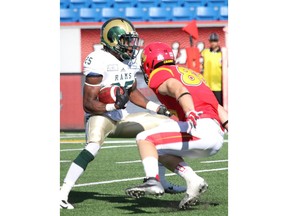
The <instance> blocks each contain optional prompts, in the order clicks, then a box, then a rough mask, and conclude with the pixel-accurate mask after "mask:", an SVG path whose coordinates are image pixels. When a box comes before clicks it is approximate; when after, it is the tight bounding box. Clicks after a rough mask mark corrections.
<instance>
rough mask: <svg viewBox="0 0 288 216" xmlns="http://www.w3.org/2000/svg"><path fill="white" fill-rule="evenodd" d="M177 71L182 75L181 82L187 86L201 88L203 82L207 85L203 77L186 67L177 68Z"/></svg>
mask: <svg viewBox="0 0 288 216" xmlns="http://www.w3.org/2000/svg"><path fill="white" fill-rule="evenodd" d="M177 71H178V72H179V73H180V74H181V80H182V82H183V83H184V84H186V85H189V86H199V85H201V84H202V83H203V82H204V83H205V80H204V78H203V76H202V75H201V74H199V73H196V72H194V71H193V70H190V69H188V68H185V67H177Z"/></svg>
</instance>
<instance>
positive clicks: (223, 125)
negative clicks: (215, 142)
mask: <svg viewBox="0 0 288 216" xmlns="http://www.w3.org/2000/svg"><path fill="white" fill-rule="evenodd" d="M227 124H228V120H227V121H225V122H224V123H223V124H222V127H223V128H225V126H226V125H227Z"/></svg>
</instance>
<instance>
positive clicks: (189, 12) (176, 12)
mask: <svg viewBox="0 0 288 216" xmlns="http://www.w3.org/2000/svg"><path fill="white" fill-rule="evenodd" d="M192 19H195V9H194V8H192V7H190V8H188V7H174V8H173V11H172V21H183V20H184V21H185V20H192Z"/></svg>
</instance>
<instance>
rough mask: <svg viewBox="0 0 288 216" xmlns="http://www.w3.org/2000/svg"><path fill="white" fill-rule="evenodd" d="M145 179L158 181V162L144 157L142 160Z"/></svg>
mask: <svg viewBox="0 0 288 216" xmlns="http://www.w3.org/2000/svg"><path fill="white" fill-rule="evenodd" d="M142 164H143V167H144V171H145V174H146V177H147V178H149V177H154V178H156V179H157V180H159V170H158V160H157V159H156V158H155V157H146V158H144V159H143V160H142Z"/></svg>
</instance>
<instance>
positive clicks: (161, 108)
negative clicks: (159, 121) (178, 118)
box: [157, 104, 172, 117]
mask: <svg viewBox="0 0 288 216" xmlns="http://www.w3.org/2000/svg"><path fill="white" fill-rule="evenodd" d="M157 114H160V115H164V116H168V117H171V116H172V114H171V112H170V111H169V110H168V109H167V108H166V107H165V106H164V105H163V104H161V105H160V106H159V109H158V111H157Z"/></svg>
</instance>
